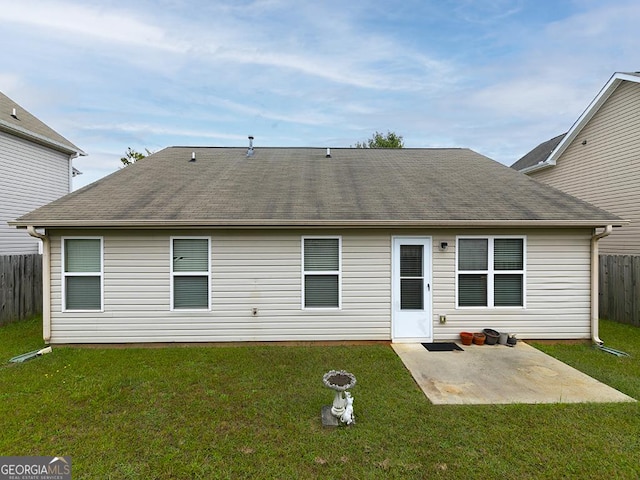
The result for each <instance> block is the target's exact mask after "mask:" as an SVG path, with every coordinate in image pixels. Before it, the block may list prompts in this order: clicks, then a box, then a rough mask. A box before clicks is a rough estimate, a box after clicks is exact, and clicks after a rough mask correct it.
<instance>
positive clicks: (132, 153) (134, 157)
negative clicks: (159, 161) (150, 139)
mask: <svg viewBox="0 0 640 480" xmlns="http://www.w3.org/2000/svg"><path fill="white" fill-rule="evenodd" d="M144 151H145V152H147V153H146V155H145V154H144V153H140V152H138V151H136V150H134V149H133V148H131V147H128V148H127V151H126V152H125V154H124V157H122V158H120V161H121V162H122V165H124V166H125V167H128V166H129V165H132V164H134V163H136V162H137V161H138V160H142V159H143V158H145V157H146V156H148V155H151V154H152V153H153V152H151V151H150V150H149V149H148V148H145V149H144Z"/></svg>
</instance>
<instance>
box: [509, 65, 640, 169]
mask: <svg viewBox="0 0 640 480" xmlns="http://www.w3.org/2000/svg"><path fill="white" fill-rule="evenodd" d="M622 82H634V83H640V72H616V73H614V74H613V75H612V76H611V78H610V79H609V81H608V82H607V84H606V85H605V86H604V87H603V88H602V89H601V90H600V92H599V93H598V95H596V98H594V99H593V101H592V102H591V103H590V104H589V106H588V107H587V109H586V110H585V111H584V112H583V113H582V115H580V117H579V118H578V120H576V122H575V123H574V124H573V126H572V127H571V129H569V131H568V132H567V133H566V134H565V135H564V136H563V137H562V138H561V139H560V141H559V142H558V143H557V145H556V146H555V147H554V148H553V149H552V151H551V152H550V153H549V154H548V156H547V157H546V158H542V157H543V156H544V152H543V151H541V152H539V153H540V155H539V157H538V155H537V154H536V153H534V152H536V150H537V149H539V148H541V147H542V146H543V145H545V144H547V143H549V144H551V143H552V142H553V141H554V140H556V139H557V138H558V137H555V138H553V139H551V140H549V141H548V142H544V143H542V144H541V145H538V146H537V147H536V148H534V149H533V150H532V151H531V152H529V153H527V154H526V155H525V156H524V157H522V158H520V159H519V160H518V161H517V162H515V163H514V164H513V165H512V166H511V167H512V168H515V169H516V170H519V171H520V172H522V173H530V172H534V171H536V170H541V169H544V168H548V167H553V166H554V165H555V164H556V160H557V159H558V158H559V157H560V155H562V153H563V152H564V151H565V150H566V148H567V147H568V146H569V145H571V142H572V141H573V140H574V139H575V138H576V137H577V136H578V134H579V133H580V131H581V130H582V129H583V128H584V126H585V125H586V124H587V123H588V122H589V120H591V119H592V118H593V116H594V115H595V114H596V113H597V112H598V110H599V109H600V107H602V105H603V104H604V103H605V102H606V101H607V99H608V98H609V97H610V96H611V94H612V93H613V92H614V91H615V90H616V88H618V86H619V85H620V84H621V83H622ZM525 159H526V161H525ZM535 160H537V161H535Z"/></svg>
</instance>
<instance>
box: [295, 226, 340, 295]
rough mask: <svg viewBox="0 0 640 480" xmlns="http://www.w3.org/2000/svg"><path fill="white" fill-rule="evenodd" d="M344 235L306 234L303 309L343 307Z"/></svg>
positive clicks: (303, 244) (303, 238)
mask: <svg viewBox="0 0 640 480" xmlns="http://www.w3.org/2000/svg"><path fill="white" fill-rule="evenodd" d="M341 247H342V239H341V237H302V276H303V282H302V288H303V292H302V298H303V308H340V307H341V300H342V298H341V291H340V290H341V289H340V285H341V266H342V257H341V255H342V253H341V251H342V248H341Z"/></svg>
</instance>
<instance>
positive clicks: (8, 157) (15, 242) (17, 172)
mask: <svg viewBox="0 0 640 480" xmlns="http://www.w3.org/2000/svg"><path fill="white" fill-rule="evenodd" d="M0 172H2V174H1V175H0V255H19V254H29V253H38V242H39V240H37V239H35V238H33V237H30V236H29V234H28V233H27V232H26V230H24V229H17V228H14V227H10V226H9V225H7V222H8V221H10V220H15V219H16V218H17V217H20V216H22V215H24V214H25V213H28V212H30V211H31V210H34V209H36V208H38V207H41V206H42V205H45V204H47V203H49V202H51V201H53V200H55V199H57V198H59V197H61V196H63V195H66V194H67V193H69V191H70V185H69V178H70V173H69V155H67V154H64V153H60V152H56V151H55V150H51V149H49V148H46V147H43V146H41V145H38V144H35V143H31V142H29V141H27V140H24V139H22V138H19V137H14V136H12V135H9V134H7V133H4V132H0Z"/></svg>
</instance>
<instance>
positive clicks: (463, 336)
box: [460, 332, 473, 345]
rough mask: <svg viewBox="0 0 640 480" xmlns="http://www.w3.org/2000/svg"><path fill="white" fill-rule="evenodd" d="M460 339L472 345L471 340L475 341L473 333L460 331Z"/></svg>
mask: <svg viewBox="0 0 640 480" xmlns="http://www.w3.org/2000/svg"><path fill="white" fill-rule="evenodd" d="M460 340H462V344H463V345H471V342H472V341H473V333H471V332H460Z"/></svg>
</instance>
